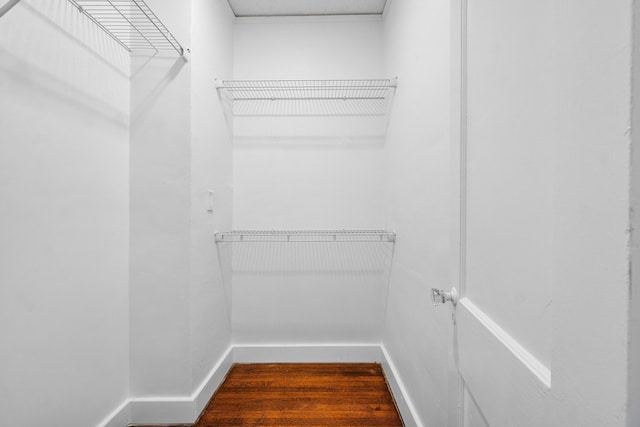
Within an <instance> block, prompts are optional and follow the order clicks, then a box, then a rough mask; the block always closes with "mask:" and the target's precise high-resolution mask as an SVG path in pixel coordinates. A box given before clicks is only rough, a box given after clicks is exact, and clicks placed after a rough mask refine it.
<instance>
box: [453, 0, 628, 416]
mask: <svg viewBox="0 0 640 427" xmlns="http://www.w3.org/2000/svg"><path fill="white" fill-rule="evenodd" d="M451 4H452V10H451V12H452V38H451V43H452V58H451V66H452V68H451V69H452V106H451V107H452V134H451V138H452V163H451V166H452V177H451V182H452V187H451V188H452V195H453V197H452V204H453V206H452V212H453V216H454V218H453V220H452V224H454V226H453V227H452V232H451V239H452V240H451V241H452V247H453V253H456V252H457V253H458V256H456V257H454V259H453V263H452V270H451V271H452V278H453V286H455V287H457V288H458V291H459V293H460V300H459V301H458V302H457V305H456V307H455V319H456V327H455V336H454V340H453V342H454V344H453V356H454V357H453V359H454V360H455V365H456V369H455V370H457V375H458V380H459V389H458V401H456V402H455V405H457V406H456V409H457V419H456V420H452V421H451V422H450V424H449V426H450V427H461V426H464V427H547V426H551V427H578V426H580V427H587V426H589V427H603V426H608V427H609V426H610V427H623V426H628V424H627V420H626V417H625V414H626V412H625V411H626V408H627V405H629V402H628V400H627V399H628V394H627V393H628V390H627V388H626V373H627V370H626V369H627V368H626V366H627V365H626V364H627V363H628V353H627V345H628V337H627V333H628V323H627V322H628V302H629V294H628V286H629V280H630V279H629V276H628V274H629V269H628V267H629V262H628V246H627V245H628V242H629V240H628V234H629V231H628V227H629V196H628V188H627V186H628V182H629V152H628V149H629V145H630V139H629V137H628V132H629V129H628V123H629V114H630V101H629V99H630V97H629V94H630V83H629V82H630V81H631V72H630V69H631V68H630V60H629V58H631V47H630V41H629V40H631V38H632V37H631V35H632V30H631V22H632V20H631V19H630V12H631V3H630V2H623V1H613V2H601V1H595V0H594V1H578V0H566V1H565V0H563V1H562V2H558V1H556V0H540V1H528V0H473V1H471V0H454V1H452V3H451ZM636 42H637V40H636ZM445 290H448V289H445ZM552 300H553V305H552V304H551V302H552ZM455 370H454V372H455ZM450 405H451V406H450V408H453V407H454V403H452V402H450ZM634 427H635V426H634Z"/></svg>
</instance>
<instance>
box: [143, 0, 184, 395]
mask: <svg viewBox="0 0 640 427" xmlns="http://www.w3.org/2000/svg"><path fill="white" fill-rule="evenodd" d="M160 3H161V2H155V3H154V4H150V6H151V7H152V8H155V9H157V8H158V5H160ZM176 9H180V10H175V11H173V12H174V13H176V15H173V16H175V19H170V20H168V22H166V23H165V25H167V26H168V27H169V28H172V31H175V28H176V27H178V28H181V27H185V28H188V25H189V21H190V19H189V15H188V13H189V4H186V5H184V4H183V5H181V7H180V8H178V7H176ZM182 9H187V10H186V14H185V11H184V10H182ZM155 12H156V14H158V15H159V16H172V15H171V14H162V13H161V12H160V10H155ZM180 13H182V14H180ZM172 24H173V25H172ZM178 24H179V25H178ZM186 31H188V30H186ZM186 31H185V32H184V33H185V34H189V33H188V32H186ZM174 34H175V33H174ZM175 35H176V37H177V38H178V40H181V42H182V43H188V38H187V41H185V38H184V34H182V37H180V35H181V34H180V33H179V32H178V33H177V34H175ZM189 67H190V65H189V64H188V63H187V62H186V61H185V60H184V59H183V58H179V57H177V56H176V55H171V54H169V55H167V56H162V55H160V56H156V57H147V56H143V55H134V56H132V61H131V68H132V75H133V77H132V81H131V162H130V168H131V172H130V173H131V236H130V242H131V286H130V295H131V395H132V397H147V396H149V397H166V396H184V395H187V394H190V392H191V389H192V382H191V342H190V306H191V301H190V292H189V274H190V220H191V211H190V196H191V187H190V186H191V182H190V179H191V176H190V169H191V151H190V150H191V147H190V124H191V122H190V105H191V92H190V84H191V82H190V73H189Z"/></svg>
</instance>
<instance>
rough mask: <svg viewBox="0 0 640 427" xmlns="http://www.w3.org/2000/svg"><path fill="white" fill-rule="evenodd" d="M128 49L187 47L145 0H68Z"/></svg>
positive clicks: (131, 50)
mask: <svg viewBox="0 0 640 427" xmlns="http://www.w3.org/2000/svg"><path fill="white" fill-rule="evenodd" d="M69 1H70V2H71V3H72V4H73V5H74V6H75V7H77V8H78V10H79V11H80V12H82V13H84V14H85V15H86V16H87V17H88V18H89V19H90V20H91V21H93V22H94V23H95V24H96V25H97V26H98V27H100V28H101V29H102V30H104V31H105V32H106V33H107V34H108V35H109V36H110V37H111V38H113V39H114V40H115V41H116V42H118V43H119V44H120V45H121V46H122V47H124V48H125V49H126V50H128V51H129V52H135V51H141V50H149V49H150V50H154V51H156V52H159V51H166V50H175V51H176V52H178V54H179V55H180V56H182V55H184V48H183V47H182V46H181V45H180V43H179V42H178V41H177V40H176V38H175V37H174V36H173V34H171V32H170V31H169V30H168V29H167V27H165V25H164V24H163V23H162V21H160V19H158V17H157V16H156V15H155V13H153V11H152V10H151V8H149V6H148V5H147V4H146V3H145V1H144V0H69Z"/></svg>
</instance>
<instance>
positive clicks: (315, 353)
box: [99, 344, 422, 427]
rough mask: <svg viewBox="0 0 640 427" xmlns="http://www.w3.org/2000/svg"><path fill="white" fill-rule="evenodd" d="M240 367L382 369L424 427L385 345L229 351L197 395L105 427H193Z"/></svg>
mask: <svg viewBox="0 0 640 427" xmlns="http://www.w3.org/2000/svg"><path fill="white" fill-rule="evenodd" d="M234 363H380V364H381V365H382V368H383V370H384V373H385V376H386V378H387V381H388V383H389V387H390V388H391V391H392V393H393V395H394V398H395V400H396V404H397V405H398V410H399V411H400V415H401V416H402V419H403V421H404V423H405V425H406V426H408V427H421V426H422V425H421V424H420V423H419V422H417V420H418V418H417V416H416V411H415V408H414V407H413V404H412V402H411V400H410V399H409V397H408V395H407V393H406V389H405V387H404V385H403V383H402V380H401V379H400V377H399V376H398V374H397V370H396V368H395V366H394V364H393V361H392V360H391V358H390V356H389V354H388V353H387V351H386V350H385V348H384V347H383V346H381V345H380V344H357V345H343V344H331V345H312V344H309V345H262V344H256V345H252V344H237V345H233V346H231V347H229V349H228V350H227V351H226V352H225V353H224V354H223V356H222V357H221V358H220V359H219V360H218V362H217V363H216V365H215V366H214V367H213V369H212V370H211V372H210V373H209V375H208V376H207V378H206V379H205V380H204V381H203V382H202V384H201V385H200V386H199V387H198V388H197V389H196V391H195V392H194V393H193V395H191V396H189V397H158V398H155V397H154V398H134V399H130V400H128V401H126V402H124V403H123V404H122V405H120V407H118V408H117V409H116V410H114V412H113V413H112V414H111V415H110V416H109V417H108V418H107V420H106V421H105V422H103V423H102V424H100V426H99V427H126V426H127V425H136V424H137V425H142V424H145V425H153V424H157V425H167V424H193V423H195V421H196V420H197V418H198V417H199V416H200V414H201V412H202V411H203V409H204V408H205V406H206V405H207V403H208V402H209V400H210V399H211V397H212V396H213V394H214V393H215V391H216V390H217V389H218V387H219V386H220V384H222V382H223V381H224V379H225V377H226V375H227V373H228V372H229V369H230V368H231V365H233V364H234Z"/></svg>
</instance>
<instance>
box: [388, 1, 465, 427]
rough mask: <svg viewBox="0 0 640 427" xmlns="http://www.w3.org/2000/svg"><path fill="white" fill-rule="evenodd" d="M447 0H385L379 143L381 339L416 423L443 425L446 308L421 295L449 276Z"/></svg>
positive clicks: (447, 335)
mask: <svg viewBox="0 0 640 427" xmlns="http://www.w3.org/2000/svg"><path fill="white" fill-rule="evenodd" d="M449 7H450V6H449V2H448V1H444V0H442V1H440V0H434V1H428V2H425V1H422V0H409V1H406V0H405V1H393V2H392V3H391V5H390V6H389V9H388V11H387V15H386V17H385V23H384V25H385V33H384V36H385V52H386V62H387V74H391V75H397V76H398V91H397V94H396V98H395V101H394V105H393V113H392V115H391V122H390V124H389V132H388V135H387V144H386V157H387V165H386V176H385V179H386V194H385V207H386V212H387V220H386V221H387V228H389V229H392V230H395V231H396V232H397V233H398V240H397V243H396V252H395V258H394V263H393V267H392V274H391V284H390V288H389V300H388V305H387V314H386V324H385V332H384V341H383V342H384V345H385V347H386V349H387V351H388V353H389V355H390V357H391V358H392V360H393V361H394V363H395V365H396V368H397V370H398V374H399V376H400V378H401V380H402V381H403V383H404V385H405V387H406V391H407V393H408V395H409V396H410V397H411V399H412V401H413V405H414V406H415V408H416V410H417V416H418V417H419V420H420V422H422V424H423V425H426V426H445V425H447V397H448V396H447V393H448V390H449V388H448V387H449V385H448V381H449V380H448V372H447V366H448V363H449V359H448V351H449V350H448V349H450V347H451V342H452V337H453V333H452V330H451V326H450V325H451V314H450V308H449V307H447V306H443V307H439V308H434V307H432V306H431V304H430V296H429V291H430V288H432V287H435V288H441V289H445V290H447V289H448V288H449V287H450V286H451V283H450V277H449V256H450V254H449V231H450V227H452V226H455V224H451V223H450V219H449V217H450V203H449V173H450V167H449V164H450V161H449V160H450V155H449V88H450V87H449V69H450V67H449Z"/></svg>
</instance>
